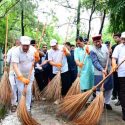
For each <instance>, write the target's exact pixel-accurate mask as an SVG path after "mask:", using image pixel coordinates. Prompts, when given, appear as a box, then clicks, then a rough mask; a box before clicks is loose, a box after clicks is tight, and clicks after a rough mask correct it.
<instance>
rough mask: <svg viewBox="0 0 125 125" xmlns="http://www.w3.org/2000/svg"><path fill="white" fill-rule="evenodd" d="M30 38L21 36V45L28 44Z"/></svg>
mask: <svg viewBox="0 0 125 125" xmlns="http://www.w3.org/2000/svg"><path fill="white" fill-rule="evenodd" d="M30 41H31V38H30V37H28V36H21V37H20V42H21V44H22V45H30Z"/></svg>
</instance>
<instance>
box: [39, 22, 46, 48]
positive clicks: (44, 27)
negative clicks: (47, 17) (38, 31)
mask: <svg viewBox="0 0 125 125" xmlns="http://www.w3.org/2000/svg"><path fill="white" fill-rule="evenodd" d="M46 25H47V23H45V25H44V26H43V30H42V35H41V37H40V41H39V43H38V48H40V43H41V42H42V38H43V36H44V33H45V29H46Z"/></svg>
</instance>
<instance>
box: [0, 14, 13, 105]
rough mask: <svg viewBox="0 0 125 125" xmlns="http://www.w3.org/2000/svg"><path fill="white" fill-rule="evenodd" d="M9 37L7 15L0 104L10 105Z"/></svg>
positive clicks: (0, 83)
mask: <svg viewBox="0 0 125 125" xmlns="http://www.w3.org/2000/svg"><path fill="white" fill-rule="evenodd" d="M7 38H8V16H7V17H6V41H5V64H4V74H3V76H2V78H1V82H0V104H2V105H3V106H5V107H9V106H10V104H11V97H12V90H11V86H10V83H9V75H8V68H7V66H6V52H7Z"/></svg>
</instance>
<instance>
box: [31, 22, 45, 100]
mask: <svg viewBox="0 0 125 125" xmlns="http://www.w3.org/2000/svg"><path fill="white" fill-rule="evenodd" d="M46 24H47V23H45V25H44V27H43V30H42V35H41V37H40V41H39V42H38V49H37V50H38V51H39V47H40V42H42V38H43V36H44V33H45V29H46ZM38 31H39V20H38V24H37V32H36V39H37V40H38ZM39 53H40V52H39ZM40 54H41V53H40ZM32 92H33V95H34V97H35V99H36V100H37V101H40V100H41V98H40V90H39V88H38V84H37V82H36V80H34V82H33V85H32Z"/></svg>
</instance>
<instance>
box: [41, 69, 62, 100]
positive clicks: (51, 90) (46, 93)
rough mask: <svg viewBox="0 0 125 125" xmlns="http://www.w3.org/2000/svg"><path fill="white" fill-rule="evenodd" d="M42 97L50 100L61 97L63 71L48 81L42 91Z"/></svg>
mask: <svg viewBox="0 0 125 125" xmlns="http://www.w3.org/2000/svg"><path fill="white" fill-rule="evenodd" d="M42 97H45V98H46V100H48V101H55V100H57V99H61V97H62V96H61V72H60V71H59V72H58V73H57V74H56V76H55V77H54V78H53V79H52V80H51V81H50V82H49V83H48V85H47V86H46V87H45V88H44V90H43V91H42Z"/></svg>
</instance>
